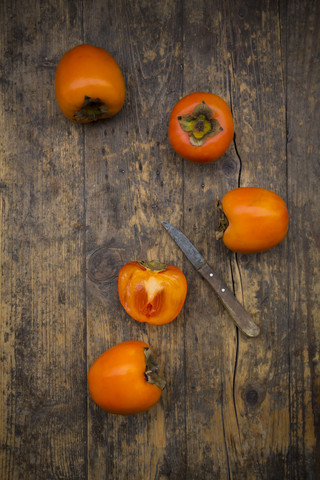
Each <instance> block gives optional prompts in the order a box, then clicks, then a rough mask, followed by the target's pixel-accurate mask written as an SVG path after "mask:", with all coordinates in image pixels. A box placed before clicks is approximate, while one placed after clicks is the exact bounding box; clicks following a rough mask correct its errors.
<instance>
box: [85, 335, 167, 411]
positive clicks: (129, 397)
mask: <svg viewBox="0 0 320 480" xmlns="http://www.w3.org/2000/svg"><path fill="white" fill-rule="evenodd" d="M159 370H160V368H159V365H158V363H157V362H156V360H155V358H154V354H153V351H152V350H151V348H150V347H149V345H147V344H146V343H144V342H141V341H139V340H129V341H126V342H122V343H119V344H118V345H115V346H114V347H112V348H110V349H109V350H107V351H106V352H104V353H103V354H102V355H100V357H98V358H97V359H96V360H95V362H94V363H93V364H92V365H91V367H90V369H89V373H88V386H89V393H90V395H91V397H92V399H93V401H94V402H95V403H96V404H97V405H98V406H99V407H100V408H102V409H103V410H105V411H106V412H109V413H114V414H119V415H131V414H134V413H139V412H144V411H145V410H149V409H150V408H151V407H153V405H155V404H156V403H157V402H158V401H159V400H160V397H161V394H162V390H163V389H164V388H165V384H166V382H165V380H164V379H163V378H162V377H161V376H160V375H159Z"/></svg>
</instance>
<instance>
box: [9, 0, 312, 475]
mask: <svg viewBox="0 0 320 480" xmlns="http://www.w3.org/2000/svg"><path fill="white" fill-rule="evenodd" d="M319 9H320V3H319V2H318V1H317V0H300V1H299V0H296V1H294V0H291V1H288V2H287V1H285V0H279V1H278V2H277V1H273V0H270V1H266V0H263V1H262V2H256V1H255V0H247V1H246V2H244V1H239V0H236V1H231V0H227V1H218V0H217V1H212V2H208V1H206V2H205V1H204V0H198V1H197V2H192V1H189V0H186V1H173V0H168V1H163V2H149V1H147V0H144V1H137V2H130V1H125V0H118V1H117V2H113V1H111V0H108V1H105V0H96V1H95V2H90V1H87V0H83V1H82V2H76V1H68V2H58V1H57V0H48V1H46V2H40V1H38V2H37V1H36V0H30V1H28V2H26V1H24V0H16V1H14V0H3V1H2V2H1V5H0V42H1V43H0V44H1V83H0V88H1V90H0V92H1V112H0V129H1V140H0V151H1V160H0V162H1V164H0V251H1V276H0V282H1V290H0V295H1V297H0V315H1V323H0V331H1V337H0V338H1V356H0V379H1V404H0V409H1V411H0V412H1V413H0V419H1V429H0V432H1V462H0V478H1V479H5V480H20V479H24V480H29V479H35V480H46V479H48V480H49V479H55V480H57V479H68V480H72V479H74V480H82V479H88V480H93V479H96V480H101V479H111V480H127V479H128V480H137V479H141V480H149V479H150V480H155V479H156V480H165V479H171V480H173V479H188V480H195V479H201V480H205V479H210V480H211V479H236V480H242V479H243V480H244V479H266V480H270V479H276V480H280V479H318V478H320V359H319V348H320V327H319V325H320V324H319V321H320V309H319V296H320V274H319V260H320V243H319V242H320V229H319V204H320V195H319V180H320V174H319V166H320V165H319V145H320V141H319V120H320V118H319V86H320V85H319V78H320V76H319V74H320V51H319V45H320V38H319V22H320V12H319ZM84 42H86V43H91V44H94V45H98V46H101V47H104V48H106V49H107V50H108V51H109V52H110V53H111V54H112V55H113V56H114V57H115V58H116V59H117V61H118V63H119V64H120V67H121V69H122V71H123V73H124V77H125V81H126V86H127V94H126V102H125V105H124V107H123V109H122V110H121V112H120V113H119V114H118V115H117V116H115V117H114V118H112V119H110V120H107V121H104V122H100V123H96V124H91V125H85V126H83V125H76V124H73V123H72V122H70V121H69V120H67V119H66V118H64V117H63V115H62V114H61V113H60V111H59V109H58V106H57V104H56V101H55V95H54V87H53V84H54V74H55V68H56V65H57V63H58V61H59V59H60V58H61V56H62V55H63V54H64V53H65V52H66V51H67V50H68V49H70V48H72V47H73V46H75V45H77V44H80V43H84ZM196 90H205V91H211V92H214V93H216V94H218V95H220V96H222V97H223V98H224V99H225V100H226V101H227V102H228V103H229V104H230V106H231V108H232V111H233V115H234V120H235V131H236V134H235V139H234V142H233V144H232V146H231V147H230V148H229V150H228V152H227V153H226V154H225V155H224V156H223V157H222V158H221V159H219V160H218V161H216V162H215V163H213V164H210V165H197V164H193V163H191V162H187V161H185V160H183V159H181V158H179V157H178V156H177V155H176V154H175V153H174V152H173V150H172V148H171V147H170V145H169V142H168V138H167V124H168V117H169V114H170V111H171V109H172V107H173V105H174V104H175V103H176V101H178V99H179V98H181V97H182V96H183V95H185V94H188V93H190V92H192V91H196ZM249 185H250V186H260V187H264V188H268V189H270V190H273V191H275V192H277V193H279V194H280V195H281V196H282V197H283V198H284V199H285V201H286V202H287V204H288V209H289V213H290V229H289V233H288V236H287V238H286V239H285V240H284V241H283V242H282V243H281V244H280V245H278V246H277V247H275V248H274V249H272V250H270V251H269V252H266V253H264V254H254V255H235V254H233V253H231V252H229V251H227V249H226V248H225V247H224V246H223V244H222V243H217V242H216V241H215V239H214V232H215V229H216V220H217V217H216V212H215V200H216V197H217V196H219V197H220V198H221V197H222V196H223V195H224V193H226V192H227V191H228V190H230V189H232V188H235V187H237V186H249ZM161 220H167V221H169V222H171V223H173V224H174V225H176V226H178V227H180V228H181V229H182V230H183V231H184V232H185V233H186V234H187V235H188V236H189V238H190V239H191V240H192V241H193V242H194V243H195V245H197V246H198V247H199V249H200V250H201V252H202V253H203V254H204V256H205V257H206V258H207V259H208V261H209V262H210V263H211V264H212V265H214V266H215V269H216V271H217V272H218V273H219V274H220V275H221V276H222V277H223V278H224V280H225V281H226V282H227V283H228V285H229V286H230V287H231V288H232V289H233V291H234V293H235V295H236V296H237V298H238V299H239V300H240V301H241V302H242V303H243V305H244V306H245V308H246V309H247V310H248V311H250V313H252V315H253V317H254V319H255V321H256V322H257V323H258V324H259V325H260V327H261V335H260V337H258V338H257V339H248V338H245V337H244V336H243V335H242V334H241V333H240V332H239V331H238V330H237V328H236V327H235V326H234V324H233V322H232V321H231V320H230V317H229V316H228V314H227V312H226V311H225V310H224V309H223V307H222V306H221V304H220V303H219V302H218V300H217V298H216V297H215V296H214V294H213V292H212V291H211V290H210V287H209V286H208V284H206V283H205V282H204V281H203V280H202V279H201V277H200V275H198V274H197V273H196V272H195V271H194V270H193V268H192V266H191V265H190V264H189V263H188V261H187V260H186V259H185V258H184V257H183V255H182V253H181V252H180V251H179V249H178V248H177V247H176V246H175V245H174V244H173V241H172V240H171V239H170V237H169V236H168V235H167V233H166V232H165V231H164V229H163V228H162V226H161V223H160V222H161ZM140 258H144V259H147V260H151V259H159V260H163V261H167V262H169V263H173V264H176V265H177V266H179V267H180V268H181V269H182V270H183V271H184V273H185V275H186V277H187V280H188V287H189V288H188V296H187V300H186V303H185V306H184V308H183V310H182V312H181V314H180V315H179V317H178V318H177V319H176V320H175V321H174V322H172V323H171V324H169V325H166V326H163V327H153V326H148V325H143V324H138V323H137V322H135V321H134V320H132V319H131V318H129V317H128V315H127V314H126V313H125V312H124V310H123V309H122V307H121V305H120V303H119V300H118V295H117V273H118V270H119V268H120V267H121V266H122V265H123V264H124V263H125V262H126V261H129V260H132V259H140ZM128 339H139V340H144V341H146V342H147V343H149V344H150V345H151V346H152V347H153V348H154V350H155V352H156V354H157V357H158V359H159V360H160V362H161V364H162V366H163V369H162V371H163V374H164V376H165V377H166V379H167V388H166V390H165V391H164V393H163V395H162V398H161V400H160V402H159V403H158V404H157V405H156V406H155V407H154V408H152V409H151V410H149V411H148V412H146V413H142V414H139V415H134V416H129V417H123V416H115V415H110V414H106V413H104V412H103V411H101V410H100V409H99V408H98V407H97V406H96V405H95V404H94V403H93V402H92V400H91V399H90V397H89V395H88V392H87V381H86V378H87V371H88V368H89V366H90V365H91V364H92V362H93V361H94V360H95V358H97V356H98V355H100V354H101V353H102V352H103V351H104V350H106V349H107V348H109V347H111V346H113V345H114V344H116V343H118V342H121V341H124V340H128Z"/></svg>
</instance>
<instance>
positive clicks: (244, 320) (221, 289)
mask: <svg viewBox="0 0 320 480" xmlns="http://www.w3.org/2000/svg"><path fill="white" fill-rule="evenodd" d="M198 272H199V273H200V274H201V275H202V276H203V278H205V279H206V280H207V282H209V283H210V285H211V287H212V288H213V290H214V291H215V292H216V294H217V295H218V297H219V298H220V300H221V302H222V303H223V305H224V306H225V308H226V309H227V310H228V312H229V313H230V315H231V317H232V319H233V321H234V322H235V324H236V325H237V326H238V327H239V328H240V330H242V332H243V333H245V334H246V335H248V337H257V336H258V335H259V333H260V328H259V327H258V325H256V324H255V323H254V322H253V321H252V319H251V317H250V315H249V314H248V312H246V310H245V309H244V308H243V306H242V305H241V303H239V302H238V300H237V299H236V297H235V296H234V295H233V293H232V292H231V290H229V288H228V287H227V285H226V284H225V283H224V282H223V281H222V280H221V279H220V278H219V277H218V275H217V274H216V273H215V272H214V271H213V270H212V269H211V267H210V266H209V265H208V264H205V265H204V266H203V267H201V268H200V269H199V270H198Z"/></svg>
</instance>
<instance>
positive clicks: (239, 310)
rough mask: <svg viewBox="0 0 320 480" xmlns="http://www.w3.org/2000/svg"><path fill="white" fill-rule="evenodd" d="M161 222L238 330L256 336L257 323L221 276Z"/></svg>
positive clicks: (170, 226) (182, 237) (258, 330)
mask: <svg viewBox="0 0 320 480" xmlns="http://www.w3.org/2000/svg"><path fill="white" fill-rule="evenodd" d="M161 223H162V225H163V226H164V228H165V229H166V230H167V231H168V233H169V235H170V236H171V237H172V238H173V240H174V241H175V242H176V244H177V245H178V246H179V247H180V248H181V250H182V251H183V253H184V254H185V256H186V257H187V258H188V260H189V261H190V262H191V263H192V265H193V266H194V268H195V269H196V270H197V271H198V272H199V273H200V274H201V275H202V276H203V278H204V279H205V280H207V282H209V284H210V285H211V287H212V288H213V290H214V291H215V292H216V294H217V295H218V297H219V298H220V300H221V302H222V303H223V305H224V306H225V308H226V309H227V310H228V312H229V313H230V315H231V317H232V319H233V321H234V322H235V324H236V325H237V326H238V327H239V328H240V330H241V331H242V332H243V333H245V334H246V335H248V337H257V336H258V335H259V333H260V328H259V327H258V325H256V324H255V323H254V322H253V321H252V319H251V317H250V315H249V314H248V312H246V310H245V309H244V308H243V306H242V305H241V303H239V302H238V300H237V299H236V297H235V296H234V294H233V293H232V292H231V290H230V289H229V288H228V287H227V285H226V284H225V283H224V282H223V280H221V278H219V276H218V275H217V274H216V273H215V272H214V271H213V270H212V268H211V267H210V266H209V265H208V263H207V262H206V260H205V259H204V258H203V256H202V255H201V254H200V252H198V250H197V249H196V248H195V247H194V246H193V245H192V243H191V242H190V240H188V238H187V237H186V236H185V235H184V234H183V233H182V232H180V230H178V229H177V228H176V227H174V226H173V225H171V224H170V223H168V222H161Z"/></svg>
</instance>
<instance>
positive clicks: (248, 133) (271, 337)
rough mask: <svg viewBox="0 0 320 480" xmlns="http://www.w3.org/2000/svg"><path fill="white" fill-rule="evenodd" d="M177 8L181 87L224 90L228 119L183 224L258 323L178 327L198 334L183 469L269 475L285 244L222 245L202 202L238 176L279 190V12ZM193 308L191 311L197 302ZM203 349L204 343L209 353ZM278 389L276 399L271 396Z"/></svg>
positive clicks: (283, 385) (273, 8) (274, 460)
mask: <svg viewBox="0 0 320 480" xmlns="http://www.w3.org/2000/svg"><path fill="white" fill-rule="evenodd" d="M185 11H186V12H188V13H186V18H185V19H184V33H185V44H184V45H185V49H186V51H187V52H188V53H187V54H185V58H187V59H188V61H189V69H188V70H187V68H185V75H186V77H185V80H184V86H185V88H186V87H188V90H189V91H190V90H194V89H198V88H199V89H201V88H202V89H203V88H204V89H206V90H207V89H208V88H209V89H210V90H211V91H212V90H214V91H215V93H218V94H220V95H221V96H222V97H224V98H226V97H227V98H226V99H227V100H228V98H230V100H229V102H230V103H231V105H232V108H233V114H234V119H235V128H236V136H235V144H234V148H233V149H232V148H231V149H230V151H229V152H228V155H227V156H226V158H224V159H220V160H219V161H218V162H216V165H212V166H211V171H209V170H207V171H205V173H203V171H201V174H202V175H203V176H204V175H207V177H208V178H207V179H205V180H204V181H203V182H202V184H203V185H208V186H209V187H208V197H207V198H206V199H205V200H203V204H201V203H200V202H201V197H200V195H199V194H198V195H197V201H198V203H197V207H198V209H199V210H197V214H196V215H193V217H191V219H190V217H189V216H187V214H186V215H185V218H186V222H185V224H186V228H187V229H188V231H191V229H192V228H195V227H196V229H197V233H198V236H199V237H200V238H199V240H198V243H200V244H201V238H202V245H203V251H205V252H206V256H207V258H209V259H210V260H211V263H212V264H213V265H216V266H217V268H218V269H219V273H221V275H222V276H223V277H224V278H225V279H226V280H227V281H228V282H229V285H230V287H232V286H233V288H234V289H235V293H236V295H237V296H238V298H239V300H240V301H242V302H243V303H244V305H245V307H246V308H247V309H248V310H249V311H250V312H251V313H252V314H253V317H254V318H255V320H256V321H257V323H258V324H260V326H261V329H262V335H261V336H260V338H258V339H254V340H251V339H250V340H248V339H246V338H245V337H243V336H242V335H239V333H238V332H237V331H236V330H235V328H234V326H233V325H231V324H229V323H230V319H229V318H227V316H226V315H225V312H223V311H221V310H220V311H221V313H220V314H219V313H218V312H217V313H216V314H215V316H216V319H215V322H216V323H218V325H215V326H212V324H210V326H209V327H208V326H207V325H203V326H201V327H199V322H197V324H196V327H195V332H193V336H192V335H191V331H190V332H188V333H189V337H188V335H187V342H188V341H189V342H190V343H191V339H192V338H194V337H195V335H197V336H198V337H199V335H201V342H200V345H201V349H200V348H199V353H198V355H199V357H200V360H199V365H198V370H197V377H196V379H197V383H198V385H201V386H200V387H199V390H200V392H201V394H200V393H199V394H198V397H199V398H200V399H201V400H199V399H198V402H199V401H200V402H201V403H200V405H199V403H197V408H195V407H193V402H194V399H193V396H192V395H191V392H190V395H188V399H191V400H189V401H190V404H189V403H188V406H189V405H190V411H189V412H188V414H189V415H188V422H189V425H190V431H191V432H192V433H195V432H196V434H195V435H191V438H194V439H197V440H194V445H193V448H190V457H189V460H190V478H210V472H211V471H212V470H213V471H214V472H215V475H217V477H218V478H224V476H228V477H229V478H237V479H239V478H256V476H257V475H258V474H259V472H264V473H261V475H262V476H263V478H270V477H272V475H274V472H275V471H276V470H277V471H279V467H280V468H281V470H282V471H284V472H285V469H286V467H285V462H286V457H285V455H286V453H287V451H288V429H289V417H288V410H287V407H288V402H289V400H288V375H289V372H288V370H287V368H288V366H287V362H286V358H287V349H286V348H283V347H284V341H285V338H284V335H285V333H286V327H287V323H286V321H283V320H284V319H286V317H287V314H286V307H285V306H286V301H285V300H286V295H287V290H286V280H287V278H286V275H283V271H285V258H283V255H284V253H285V252H286V250H285V249H286V244H285V243H284V244H283V245H282V246H281V247H278V248H277V249H274V251H272V252H270V253H267V254H265V255H253V256H240V255H237V256H235V255H232V254H230V253H228V252H226V251H225V249H224V248H223V247H222V246H221V245H216V244H215V242H214V230H213V226H212V224H213V222H212V221H210V220H211V219H212V213H211V212H209V213H208V207H209V208H210V204H211V210H213V209H214V199H215V197H216V196H217V195H219V196H222V195H223V194H224V193H226V191H228V190H229V189H231V188H234V187H236V186H238V185H240V186H245V185H252V186H261V187H265V188H269V189H271V190H275V191H276V192H278V193H282V194H283V189H284V191H285V186H286V163H285V161H286V158H285V111H284V107H285V98H284V89H283V76H282V64H281V49H280V37H279V21H278V18H279V14H278V9H277V4H276V2H271V3H270V2H264V3H263V4H261V3H259V5H258V4H256V2H249V3H248V2H247V3H246V6H244V5H242V3H241V4H240V3H238V4H236V5H235V4H234V2H233V3H232V4H231V3H227V4H225V3H224V4H221V6H220V5H219V4H218V3H216V5H215V11H214V15H213V13H212V14H211V16H210V11H209V12H208V11H207V9H206V4H203V5H202V4H200V8H198V9H197V13H196V14H195V12H194V9H193V8H192V5H190V10H188V11H187V9H185ZM188 21H189V22H188ZM194 39H196V41H194ZM267 51H268V54H267ZM208 58H209V59H211V64H210V63H209V62H208ZM186 63H187V62H186ZM200 72H201V73H200ZM199 78H200V79H201V80H200V82H199ZM210 80H211V82H210ZM208 84H209V87H208ZM185 93H187V91H185ZM275 108H276V110H277V115H278V116H277V123H276V121H275V118H274V109H275ZM274 130H275V131H274ZM261 152H264V154H263V157H262V155H261ZM228 156H231V161H230V160H229V159H228ZM265 156H266V157H267V160H266V159H265ZM230 164H231V165H233V168H232V169H231V170H230V169H229V165H230ZM209 167H210V166H209ZM186 168H189V166H186ZM190 169H193V167H192V166H191V167H190ZM226 173H228V175H226ZM195 175H196V174H194V171H193V170H192V173H191V170H190V172H189V175H186V177H187V178H188V179H190V180H189V181H187V180H186V182H185V195H184V198H185V199H188V197H189V196H190V198H191V199H192V198H193V197H194V184H193V182H194V181H195V178H196V176H195ZM210 175H211V176H210ZM190 203H191V201H190ZM195 219H196V220H195ZM208 219H209V222H208ZM208 225H209V226H208ZM271 291H272V292H273V294H272V295H271ZM206 295H210V292H209V289H208V290H206V294H205V293H204V292H203V297H202V303H203V305H206V308H207V309H208V310H207V312H206V314H205V313H204V312H203V314H202V317H203V318H204V319H205V318H206V317H208V314H209V312H210V310H211V311H215V310H214V306H213V305H210V307H211V309H210V308H209V306H208V301H207V299H206V298H205V297H206ZM214 301H215V303H217V302H216V300H214ZM193 308H194V312H193V315H194V316H196V314H199V305H195V306H194V307H193ZM204 308H205V307H203V310H204ZM216 308H217V307H216ZM221 315H223V320H222V322H221V318H219V317H220V316H221ZM190 316H191V317H192V315H190ZM190 316H189V315H188V321H189V318H190ZM207 322H208V320H207ZM228 322H229V323H228ZM189 325H191V321H190V322H189V323H188V326H189ZM271 345H272V347H271ZM190 348H191V345H190ZM203 352H207V353H208V352H210V356H208V355H207V356H205V354H204V353H203ZM266 352H268V354H266ZM203 357H204V358H203ZM194 374H195V372H194ZM208 376H210V380H209V381H208V386H207V387H205V385H206V383H205V380H206V378H207V377H208ZM191 379H192V373H191V375H189V376H188V378H187V382H189V381H192V383H195V380H191ZM213 385H214V386H215V387H216V388H213ZM218 389H219V390H218ZM282 390H284V393H283V394H282ZM279 392H281V395H280V394H279ZM279 395H280V396H281V402H278V403H276V396H278V399H279ZM210 397H211V398H210ZM275 403H276V404H277V406H278V410H275V408H274V405H275ZM192 407H193V408H192ZM195 410H196V415H194V411H195ZM270 422H271V423H270ZM278 423H279V424H280V428H279V429H277V431H276V432H275V431H274V428H273V427H270V425H273V424H278ZM275 435H277V438H276V437H275ZM199 438H201V440H202V444H203V445H204V446H205V448H204V449H203V450H202V452H201V454H200V455H198V451H199V449H197V448H196V441H198V439H199ZM213 438H215V440H213ZM217 439H218V440H217ZM191 442H192V441H191ZM207 452H210V454H208V453H207ZM195 472H198V473H195ZM195 475H198V476H199V477H194V476H195Z"/></svg>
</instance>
